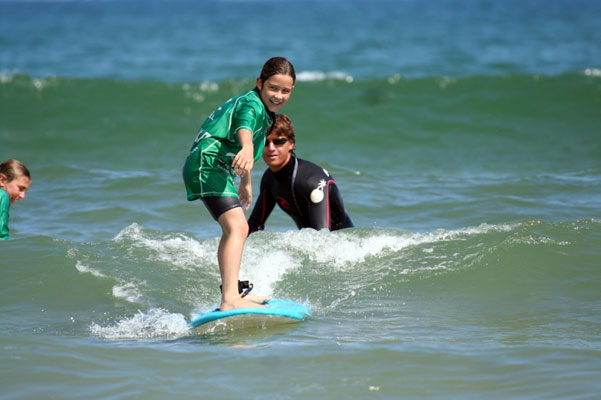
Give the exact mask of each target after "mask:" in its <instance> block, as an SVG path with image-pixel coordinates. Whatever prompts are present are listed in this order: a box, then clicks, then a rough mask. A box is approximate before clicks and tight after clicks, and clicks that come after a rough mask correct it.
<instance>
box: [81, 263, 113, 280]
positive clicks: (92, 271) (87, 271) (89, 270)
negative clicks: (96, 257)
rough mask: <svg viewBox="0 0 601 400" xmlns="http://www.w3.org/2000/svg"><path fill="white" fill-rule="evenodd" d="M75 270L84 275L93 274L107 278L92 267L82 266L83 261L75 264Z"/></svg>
mask: <svg viewBox="0 0 601 400" xmlns="http://www.w3.org/2000/svg"><path fill="white" fill-rule="evenodd" d="M75 268H76V269H77V270H78V271H79V272H81V273H82V274H92V275H94V276H96V277H98V278H106V275H104V274H103V273H102V272H100V271H97V270H95V269H94V268H92V267H89V266H87V265H84V264H82V263H81V261H77V263H76V264H75Z"/></svg>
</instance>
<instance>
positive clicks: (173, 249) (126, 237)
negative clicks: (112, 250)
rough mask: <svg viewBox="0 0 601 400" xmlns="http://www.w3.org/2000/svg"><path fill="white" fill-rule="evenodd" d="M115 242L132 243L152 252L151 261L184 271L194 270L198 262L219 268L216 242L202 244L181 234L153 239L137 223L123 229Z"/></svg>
mask: <svg viewBox="0 0 601 400" xmlns="http://www.w3.org/2000/svg"><path fill="white" fill-rule="evenodd" d="M154 236H156V235H154ZM163 236H164V234H163ZM113 240H114V241H115V242H117V243H120V242H125V241H131V242H133V244H132V246H134V247H142V248H147V249H150V250H152V252H151V255H150V256H149V257H150V259H151V260H153V261H162V262H168V263H170V264H172V265H176V266H178V267H181V268H183V269H188V270H194V269H195V268H196V266H197V265H198V260H202V261H203V263H205V264H206V263H207V262H210V263H212V264H215V266H217V242H216V241H207V242H203V243H200V242H198V241H197V240H196V239H194V238H190V237H186V236H184V235H180V234H170V235H168V236H166V237H153V235H151V234H150V233H147V232H145V231H144V229H143V228H142V227H141V226H140V225H138V224H136V223H133V224H131V225H129V226H128V227H126V228H125V229H123V230H122V231H121V232H119V233H118V234H117V236H115V238H114V239H113Z"/></svg>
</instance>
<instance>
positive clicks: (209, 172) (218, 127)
mask: <svg viewBox="0 0 601 400" xmlns="http://www.w3.org/2000/svg"><path fill="white" fill-rule="evenodd" d="M272 122H273V113H271V112H269V111H268V110H267V109H266V108H265V106H264V105H263V102H262V101H261V98H260V96H259V93H258V91H257V89H254V90H248V91H246V92H244V93H242V94H240V95H238V96H236V97H233V98H231V99H229V100H228V101H226V102H225V103H224V104H222V105H221V106H220V107H219V108H218V109H217V110H215V111H213V112H212V113H211V115H209V116H208V117H207V119H206V120H205V121H204V123H203V124H202V126H201V128H200V131H199V132H198V134H197V135H196V138H195V139H194V143H193V144H192V147H191V149H190V154H189V155H188V158H187V159H186V163H185V164H184V168H183V171H182V172H183V178H184V184H185V186H186V192H187V195H188V200H190V201H192V200H196V199H199V198H202V197H210V196H220V197H222V196H232V197H238V191H237V190H236V188H235V187H234V179H235V175H234V172H233V170H232V162H233V160H234V157H236V154H238V152H239V151H240V150H241V149H242V146H241V145H240V142H239V140H238V131H239V130H240V129H248V130H249V131H251V132H252V134H253V137H252V142H253V147H254V149H253V150H254V153H253V156H254V159H255V161H256V160H258V159H259V157H261V154H262V153H263V147H264V146H265V135H266V133H267V128H269V126H270V125H271V123H272Z"/></svg>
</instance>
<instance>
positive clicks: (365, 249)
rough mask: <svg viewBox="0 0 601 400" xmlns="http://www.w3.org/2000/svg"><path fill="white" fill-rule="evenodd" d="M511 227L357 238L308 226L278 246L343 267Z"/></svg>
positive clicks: (386, 233)
mask: <svg viewBox="0 0 601 400" xmlns="http://www.w3.org/2000/svg"><path fill="white" fill-rule="evenodd" d="M511 229H513V226H512V225H487V224H482V225H480V226H475V227H467V228H462V229H457V230H444V229H439V230H436V231H434V232H425V233H410V232H407V233H404V234H399V233H398V232H393V231H381V232H377V233H374V234H370V235H369V236H366V237H357V236H356V234H355V233H353V232H352V231H338V232H329V231H327V230H322V231H319V232H315V231H314V230H312V229H303V230H301V231H289V232H286V233H282V234H281V236H280V238H279V240H281V242H282V244H281V245H280V246H281V247H283V248H291V249H293V251H294V253H300V254H303V255H305V256H306V257H308V258H309V259H310V260H312V261H314V262H317V263H323V264H328V265H330V266H332V267H336V268H339V269H343V268H346V267H349V266H352V265H354V264H356V263H361V262H364V261H365V260H366V259H367V258H369V257H373V256H379V255H382V254H386V253H395V252H399V251H401V250H403V249H405V248H407V247H409V246H417V245H422V244H427V243H437V242H442V241H449V240H459V239H461V238H462V237H466V236H471V235H478V234H484V233H487V232H490V231H508V230H511ZM270 255H271V254H270ZM288 258H290V260H286V259H284V260H282V264H286V263H292V256H291V255H288ZM268 264H273V262H270V263H268Z"/></svg>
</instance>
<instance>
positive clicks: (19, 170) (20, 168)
mask: <svg viewBox="0 0 601 400" xmlns="http://www.w3.org/2000/svg"><path fill="white" fill-rule="evenodd" d="M0 174H2V175H4V176H5V177H6V180H7V181H8V182H10V181H13V180H15V179H17V178H19V177H21V176H26V177H28V178H29V179H31V174H30V173H29V170H28V169H27V167H26V166H25V165H24V164H23V163H22V162H20V161H17V160H6V161H4V162H3V163H2V164H0Z"/></svg>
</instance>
